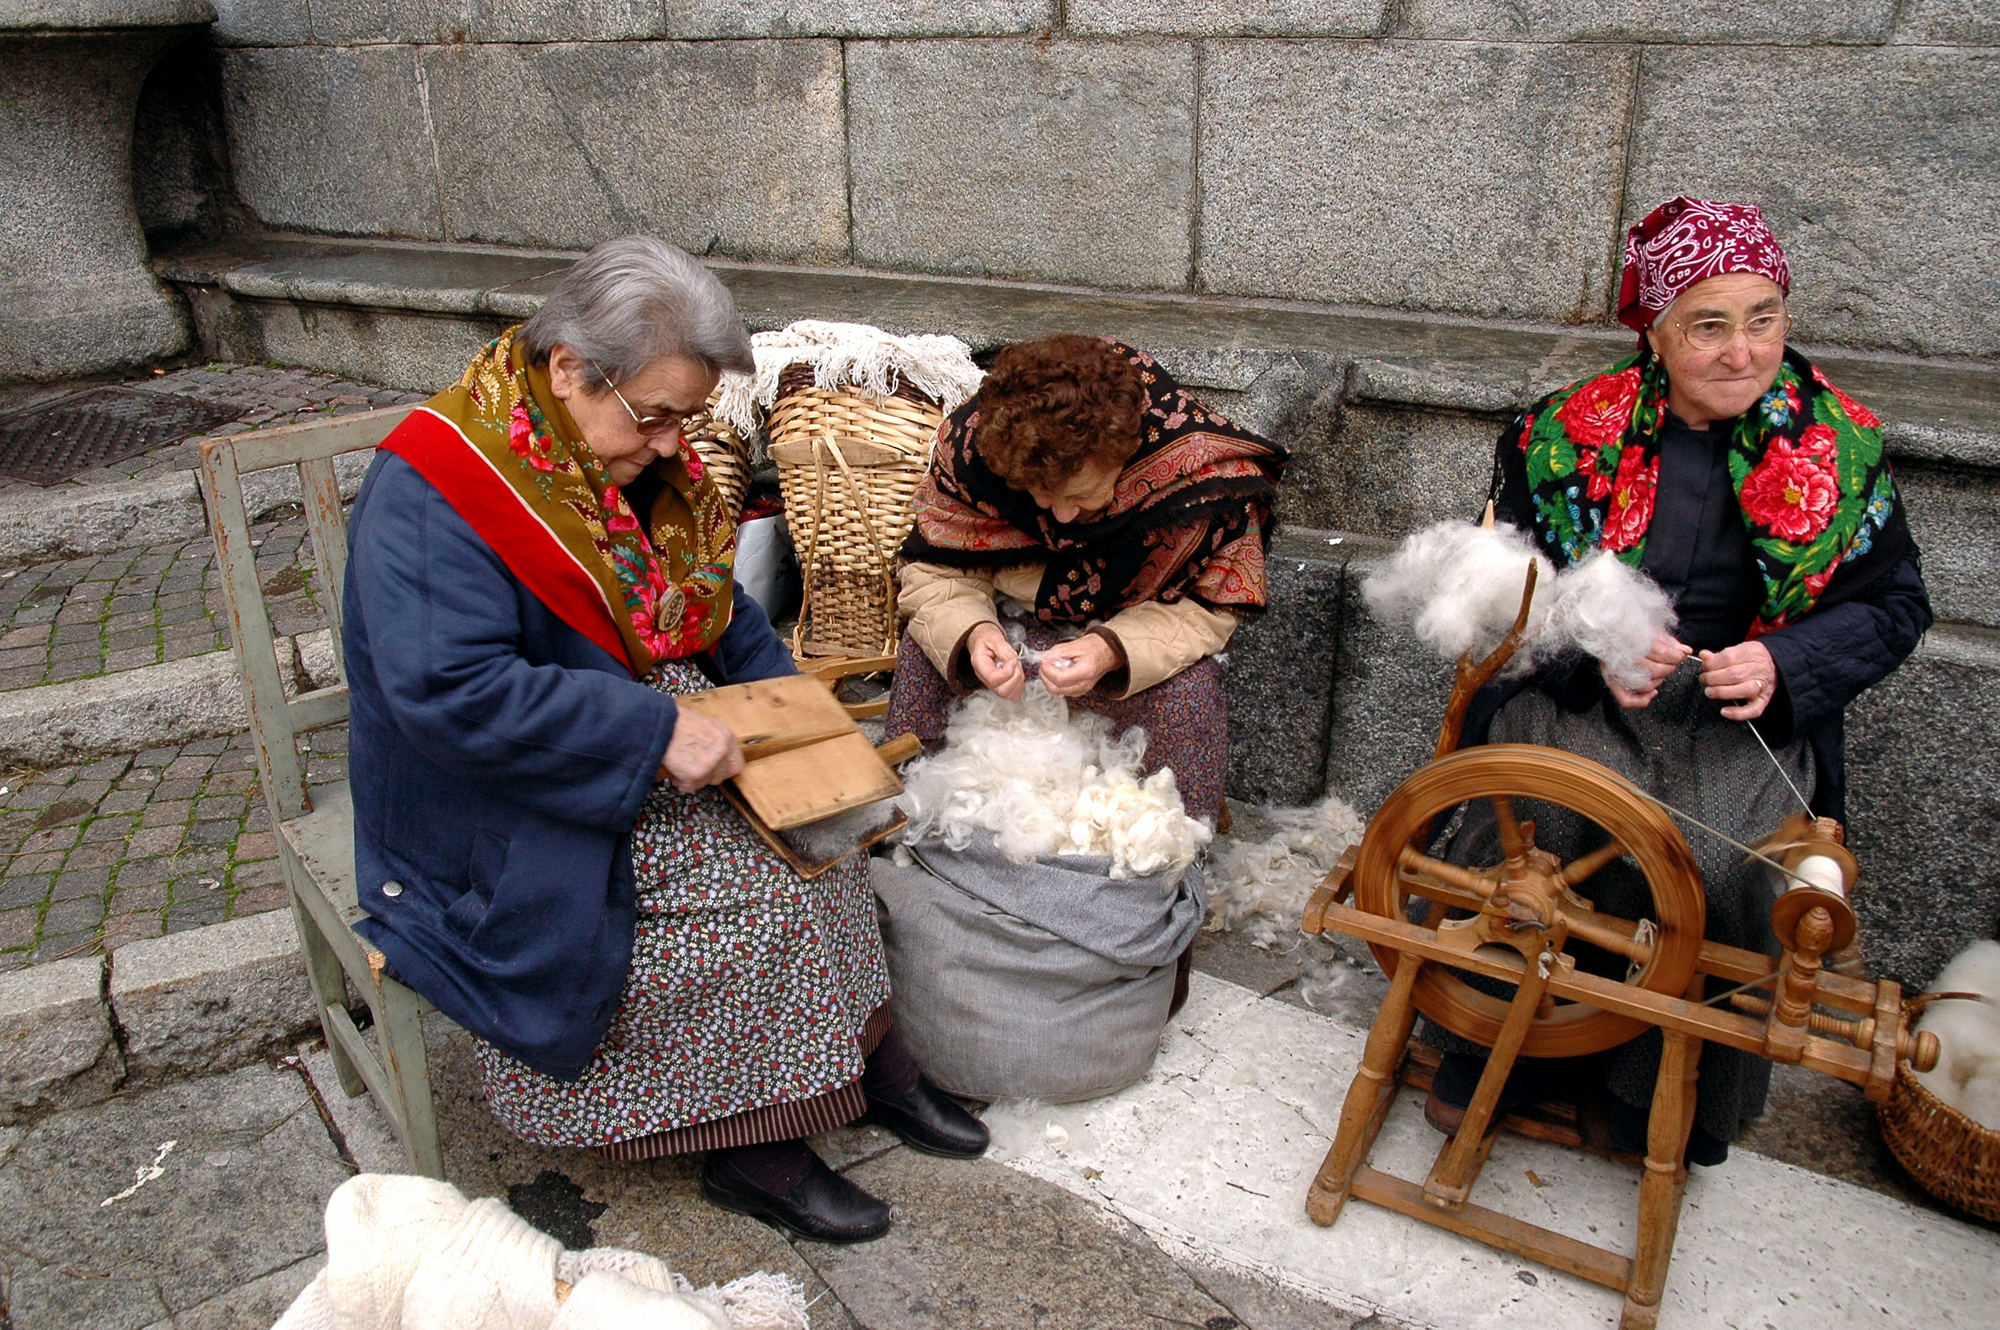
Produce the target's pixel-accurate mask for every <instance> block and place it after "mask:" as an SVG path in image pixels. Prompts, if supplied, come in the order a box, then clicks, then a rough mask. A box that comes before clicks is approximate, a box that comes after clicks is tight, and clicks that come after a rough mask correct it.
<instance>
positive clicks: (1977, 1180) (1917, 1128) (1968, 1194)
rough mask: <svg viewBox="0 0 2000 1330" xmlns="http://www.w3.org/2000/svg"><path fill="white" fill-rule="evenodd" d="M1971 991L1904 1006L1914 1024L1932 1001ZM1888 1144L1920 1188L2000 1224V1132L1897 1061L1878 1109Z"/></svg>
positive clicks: (1925, 995)
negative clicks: (1932, 1089)
mask: <svg viewBox="0 0 2000 1330" xmlns="http://www.w3.org/2000/svg"><path fill="white" fill-rule="evenodd" d="M1973 996H1974V994H1971V993H1922V994H1919V995H1918V996H1916V997H1914V998H1912V999H1910V1001H1909V1002H1908V1003H1906V1004H1905V1005H1904V1007H1903V1010H1904V1011H1906V1012H1908V1013H1909V1019H1910V1021H1911V1022H1912V1023H1914V1022H1915V1021H1916V1018H1917V1017H1918V1016H1919V1015H1921V1014H1922V1013H1923V1010H1924V1008H1925V1007H1927V1006H1929V1005H1930V1004H1931V1003H1933V1002H1936V1001H1939V1000H1941V999H1943V998H1947V997H1954V998H1956V997H1973ZM1878 1112H1879V1113H1880V1115H1881V1120H1882V1139H1883V1140H1884V1141H1887V1142H1888V1144H1889V1149H1890V1151H1891V1152H1893V1153H1894V1154H1895V1156H1896V1158H1897V1160H1898V1161H1899V1162H1901V1164H1902V1165H1903V1167H1904V1168H1906V1169H1908V1170H1909V1173H1910V1176H1911V1177H1912V1178H1915V1179H1916V1181H1917V1185H1918V1186H1920V1187H1922V1188H1923V1189H1924V1190H1925V1191H1927V1192H1929V1193H1930V1194H1931V1195H1933V1196H1935V1197H1937V1198H1938V1199H1939V1200H1941V1201H1943V1202H1944V1203H1945V1204H1947V1205H1954V1206H1957V1207H1958V1208H1959V1209H1961V1210H1963V1211H1965V1212H1966V1213H1967V1214H1970V1215H1977V1216H1978V1217H1979V1218H1981V1219H1990V1220H1996V1221H2000V1131H1995V1130H1993V1129H1992V1128H1991V1127H1982V1126H1980V1125H1979V1124H1978V1123H1977V1122H1974V1121H1973V1120H1972V1119H1971V1118H1969V1117H1967V1116H1966V1115H1965V1114H1963V1113H1961V1112H1959V1111H1958V1110H1957V1109H1955V1108H1953V1107H1952V1106H1951V1105H1950V1104H1947V1103H1945V1102H1944V1101H1943V1100H1942V1099H1939V1098H1938V1097H1937V1096H1936V1095H1934V1094H1932V1093H1931V1092H1930V1091H1929V1090H1927V1089H1925V1088H1924V1084H1923V1082H1922V1081H1919V1080H1918V1079H1917V1076H1916V1073H1915V1072H1914V1071H1912V1070H1911V1069H1910V1063H1909V1060H1908V1059H1907V1058H1903V1059H1898V1061H1897V1063H1896V1081H1895V1084H1893V1085H1891V1086H1890V1087H1889V1097H1888V1099H1886V1100H1884V1101H1883V1103H1882V1106H1881V1108H1880V1109H1879V1110H1878Z"/></svg>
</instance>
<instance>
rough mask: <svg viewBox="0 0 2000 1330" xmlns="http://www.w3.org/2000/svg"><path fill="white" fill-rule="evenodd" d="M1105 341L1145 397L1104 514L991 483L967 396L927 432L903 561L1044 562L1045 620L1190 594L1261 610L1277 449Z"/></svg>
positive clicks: (1219, 604)
mask: <svg viewBox="0 0 2000 1330" xmlns="http://www.w3.org/2000/svg"><path fill="white" fill-rule="evenodd" d="M1105 340H1106V341H1107V342H1110V344H1111V346H1112V348H1113V349H1114V350H1116V351H1117V352H1118V353H1119V354H1120V355H1122V356H1125V357H1126V358H1127V359H1129V360H1130V361H1131V362H1132V365H1133V368H1135V369H1136V370H1138V372H1139V381H1140V384H1141V385H1142V386H1143V387H1144V389H1145V392H1146V407H1145V412H1144V414H1143V415H1142V416H1141V417H1140V421H1139V448H1138V451H1137V452H1135V453H1133V454H1132V457H1131V460H1130V461H1128V462H1126V463H1125V468H1124V470H1122V471H1120V472H1119V473H1118V483H1117V487H1116V488H1115V489H1114V490H1113V492H1112V498H1111V506H1110V508H1109V509H1107V510H1106V511H1105V512H1104V514H1103V515H1102V516H1099V517H1097V518H1094V519H1093V520H1091V521H1089V522H1068V523H1065V522H1058V521H1056V520H1055V518H1053V517H1051V516H1050V515H1049V513H1048V511H1047V510H1046V509H1044V508H1042V507H1040V506H1039V505H1037V504H1036V503H1035V501H1034V500H1033V499H1032V498H1030V497H1029V496H1028V495H1027V494H1025V493H1023V492H1022V491H1020V490H1017V489H1015V488H1013V487H1012V486H1010V485H1008V484H1007V483H1006V482H1005V481H1003V480H1001V479H1000V477H999V476H997V475H995V474H994V473H993V470H992V469H991V468H990V467H988V466H987V465H986V462H985V460H984V459H983V458H982V457H981V456H980V455H979V449H978V448H977V447H975V446H974V440H975V439H976V438H977V436H978V433H979V399H978V398H977V397H975V398H973V399H972V400H971V401H969V402H967V403H965V405H963V406H961V407H959V409H958V410H956V411H954V412H953V413H952V414H951V415H949V416H947V417H945V420H944V423H943V424H942V425H940V426H939V427H938V437H937V447H936V448H935V450H934V451H933V452H932V455H931V465H930V470H929V471H928V472H926V473H925V475H924V478H923V480H922V481H920V482H919V483H918V485H917V491H916V495H915V497H914V504H915V508H916V525H915V527H914V528H913V529H912V530H911V532H910V537H909V539H908V541H906V542H905V543H904V546H903V557H904V558H906V559H910V560H912V561H914V562H918V563H938V564H945V565H947V566H949V567H954V568H1009V567H1018V566H1020V565H1023V564H1031V563H1039V564H1042V565H1043V572H1042V583H1041V588H1040V591H1039V592H1038V593H1037V595H1036V597H1035V605H1034V610H1035V613H1036V616H1037V617H1038V618H1040V619H1042V620H1043V621H1044V622H1049V623H1088V622H1089V621H1090V620H1092V619H1101V618H1106V617H1108V616H1110V615H1111V614H1113V613H1115V612H1117V611H1118V610H1122V609H1127V608H1129V607H1131V606H1133V605H1138V604H1142V603H1144V602H1146V601H1152V600H1158V601H1165V602H1169V603H1171V602H1173V601H1177V600H1181V599H1184V598H1189V597H1191V598H1193V599H1194V600H1196V601H1199V602H1200V603H1202V604H1204V605H1207V606H1209V607H1210V608H1211V609H1223V610H1233V611H1236V612H1238V613H1252V612H1255V611H1257V610H1260V609H1262V608H1263V606H1264V601H1265V573H1264V550H1265V546H1266V545H1267V544H1268V543H1269V541H1270V538H1271V499H1272V495H1273V494H1274V493H1275V491H1276V488H1277V483H1278V478H1279V477H1280V476H1281V475H1283V474H1284V470H1285V462H1286V459H1287V454H1286V452H1285V450H1284V449H1283V448H1281V447H1279V446H1278V445H1277V444H1275V443H1272V442H1271V441H1270V440H1269V439H1266V438H1264V437H1262V436H1261V435H1258V434H1254V433H1252V432H1251V431H1249V430H1247V429H1244V428H1243V427H1242V426H1240V425H1236V424H1232V423H1231V422H1230V421H1229V420H1227V419H1226V418H1224V417H1222V416H1220V415H1217V414H1216V413H1215V412H1213V411H1210V410H1209V409H1208V408H1207V407H1205V406H1203V405H1202V404H1201V403H1200V402H1199V401H1197V400H1196V399H1195V397H1194V396H1193V394H1191V393H1189V392H1188V391H1187V390H1186V389H1185V388H1183V387H1181V386H1180V385H1179V384H1178V383H1176V382H1174V380H1173V378H1172V376H1171V375H1169V374H1168V373H1167V372H1166V371H1165V370H1164V369H1161V368H1160V366H1159V365H1158V364H1157V363H1155V361H1154V360H1153V358H1152V357H1151V356H1149V355H1147V354H1146V353H1145V352H1143V351H1135V350H1133V349H1132V348H1131V347H1129V346H1125V345H1123V344H1122V343H1119V342H1115V341H1111V339H1110V338H1106V339H1105Z"/></svg>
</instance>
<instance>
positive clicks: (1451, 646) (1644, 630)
mask: <svg viewBox="0 0 2000 1330" xmlns="http://www.w3.org/2000/svg"><path fill="white" fill-rule="evenodd" d="M1530 563H1533V564H1534V565H1535V569H1536V574H1535V599H1534V602H1533V604H1532V605H1531V606H1530V608H1529V611H1528V625H1527V628H1526V629H1525V630H1524V631H1523V633H1522V647H1521V649H1520V650H1519V651H1518V652H1517V653H1516V654H1515V656H1514V659H1513V660H1511V661H1509V662H1508V665H1507V672H1508V673H1510V674H1518V673H1520V672H1521V671H1523V670H1527V669H1529V668H1532V667H1533V666H1535V665H1539V664H1542V663H1545V662H1547V661H1549V660H1552V659H1554V658H1556V657H1558V656H1561V655H1563V654H1564V653H1566V652H1571V651H1579V652H1582V653H1583V654H1584V655H1587V656H1590V657H1592V658H1594V659H1596V660H1597V661H1599V662H1600V663H1602V665H1603V666H1604V673H1605V677H1607V678H1609V679H1611V680H1612V681H1613V682H1614V683H1618V684H1621V685H1623V686H1625V687H1628V688H1637V687H1640V686H1641V685H1643V684H1644V683H1645V682H1646V681H1647V678H1648V676H1647V674H1646V672H1645V669H1644V667H1643V665H1642V664H1641V662H1642V661H1643V660H1644V659H1645V656H1646V653H1647V651H1649V650H1650V649H1651V648H1652V645H1653V642H1654V640H1655V639H1656V638H1658V637H1659V635H1660V634H1661V633H1663V632H1666V631H1667V630H1668V629H1670V628H1672V627H1673V626H1674V609H1673V603H1672V602H1671V601H1670V600H1669V599H1668V598H1667V594H1666V593H1665V592H1664V591H1662V590H1660V588H1659V586H1658V585H1657V584H1656V583H1655V582H1654V581H1653V579H1652V578H1650V577H1647V576H1646V575H1645V574H1644V573H1643V572H1641V571H1639V570H1638V569H1636V568H1633V567H1632V566H1631V565H1629V564H1627V563H1625V562H1624V561H1623V560H1622V559H1620V558H1618V556H1617V555H1615V554H1611V553H1609V552H1607V551H1604V550H1599V551H1596V552H1594V553H1592V554H1590V555H1589V556H1587V557H1586V558H1584V559H1583V560H1581V561H1580V562H1578V563H1575V564H1572V565H1571V566H1570V567H1568V568H1565V569H1563V570H1562V572H1560V573H1558V572H1556V571H1555V568H1554V565H1552V564H1551V563H1550V562H1549V560H1548V559H1547V558H1546V557H1544V556H1543V555H1541V554H1539V553H1537V552H1536V551H1535V550H1534V549H1533V548H1532V546H1531V545H1530V543H1529V541H1528V537H1527V536H1526V535H1525V534H1524V533H1523V532H1522V531H1521V530H1520V529H1519V528H1517V527H1514V526H1510V525H1509V524H1507V523H1505V522H1500V523H1496V524H1494V526H1492V527H1491V528H1490V529H1489V528H1482V527H1479V526H1475V525H1473V524H1472V523H1470V522H1440V523H1438V524H1437V525H1436V526H1430V527H1426V528H1424V529H1423V530H1422V531H1419V532H1416V533H1415V534H1414V535H1412V536H1410V537H1409V538H1408V539H1407V540H1405V541H1404V542H1403V543H1402V545H1400V546H1399V547H1398V548H1397V550H1396V553H1395V554H1394V555H1393V556H1391V557H1390V558H1389V559H1388V560H1386V561H1385V562H1383V563H1381V564H1378V565H1377V566H1375V567H1374V568H1372V569H1370V570H1369V571H1368V573H1367V575H1366V577H1365V579H1364V581H1363V582H1362V588H1361V590H1362V595H1363V596H1364V597H1365V598H1366V599H1367V601H1368V606H1369V608H1370V609H1372V610H1373V611H1374V612H1375V614H1376V615H1377V616H1378V617H1379V618H1381V619H1382V620H1383V621H1384V622H1386V623H1394V624H1403V625H1407V626H1409V627H1410V628H1411V629H1413V630H1414V631H1415V632H1416V635H1417V637H1418V638H1419V639H1420V640H1421V641H1422V642H1423V643H1424V645H1426V646H1428V647H1430V648H1431V649H1432V650H1433V651H1435V652H1437V653H1438V655H1440V656H1442V657H1444V658H1445V659H1446V660H1456V659H1458V657H1459V656H1460V655H1461V654H1463V653H1465V652H1468V651H1469V652H1471V653H1472V655H1473V657H1474V659H1478V658H1479V657H1482V656H1484V655H1485V654H1486V653H1487V652H1489V651H1491V650H1492V649H1493V648H1494V647H1496V646H1498V645H1499V644H1500V639H1501V638H1503V637H1505V636H1506V635H1507V631H1508V630H1509V629H1510V628H1512V627H1513V626H1514V620H1515V618H1516V616H1518V615H1519V613H1520V610H1521V590H1522V585H1523V583H1524V581H1525V579H1526V577H1527V572H1528V565H1529V564H1530Z"/></svg>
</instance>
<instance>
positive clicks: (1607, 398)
mask: <svg viewBox="0 0 2000 1330" xmlns="http://www.w3.org/2000/svg"><path fill="white" fill-rule="evenodd" d="M1666 400H1667V371H1666V366H1665V364H1664V363H1663V362H1662V361H1661V360H1660V359H1659V358H1658V357H1657V356H1654V355H1653V354H1652V352H1651V351H1650V350H1642V351H1641V352H1640V353H1639V354H1638V355H1636V356H1634V357H1632V358H1631V359H1629V360H1625V361H1622V362H1620V363H1619V364H1617V365H1615V366H1613V367H1612V368H1611V369H1610V370H1609V371H1607V372H1605V373H1603V374H1600V375H1598V376H1596V377H1595V378H1590V379H1584V380H1581V381H1580V382H1577V383H1573V384H1571V385H1569V386H1568V387H1567V388H1564V389H1562V390H1561V391H1559V392H1556V393H1553V394H1551V395H1549V396H1548V397H1544V398H1543V399H1542V400H1541V401H1539V402H1536V403H1535V404H1534V405H1533V406H1532V407H1530V408H1529V409H1528V410H1527V411H1526V412H1525V413H1524V414H1523V415H1522V416H1521V418H1520V419H1518V420H1517V421H1515V422H1514V424H1513V426H1512V427H1511V428H1510V430H1509V432H1508V434H1506V435H1503V436H1502V439H1501V445H1500V446H1501V449H1502V451H1503V452H1504V451H1505V450H1506V448H1507V447H1508V446H1509V445H1510V444H1511V445H1512V446H1514V447H1518V448H1520V449H1521V451H1522V453H1523V454H1524V455H1525V462H1526V467H1527V480H1528V493H1529V495H1530V498H1531V500H1532V502H1533V507H1534V524H1535V538H1536V543H1537V544H1538V545H1539V546H1540V547H1541V548H1542V549H1543V550H1545V551H1546V552H1547V553H1548V554H1549V555H1550V556H1551V557H1552V558H1554V559H1555V560H1556V561H1557V563H1558V564H1563V563H1573V562H1575V561H1577V560H1579V559H1581V558H1583V556H1584V555H1586V554H1588V553H1589V552H1590V551H1591V550H1593V549H1597V548H1600V547H1601V548H1603V549H1607V550H1611V551H1613V552H1615V553H1616V554H1617V555H1618V557H1619V558H1620V559H1622V560H1624V561H1625V562H1626V563H1628V564H1631V565H1632V566H1633V567H1638V566H1639V561H1640V560H1641V559H1642V558H1643V557H1644V556H1645V552H1646V531H1647V528H1648V527H1649V526H1650V525H1651V523H1652V520H1653V500H1654V491H1655V489H1656V487H1657V485H1658V482H1659V476H1660V448H1659V438H1660V427H1661V424H1662V423H1663V422H1664V420H1665V419H1666ZM1881 426H1882V422H1881V421H1880V420H1877V419H1876V418H1875V415H1874V413H1873V412H1871V411H1870V410H1869V409H1868V408H1867V407H1865V406H1862V405H1861V404H1860V403H1859V402H1856V401H1854V400H1853V399H1852V398H1850V397H1849V396H1847V394H1846V393H1843V392H1842V391H1840V389H1838V388H1836V387H1834V386H1833V384H1832V383H1831V382H1830V381H1829V380H1828V379H1827V377H1826V376H1825V375H1824V374H1822V373H1821V372H1820V371H1819V369H1818V367H1816V366H1815V365H1813V364H1812V362H1811V361H1809V360H1807V359H1806V358H1805V357H1804V356H1802V355H1800V354H1799V353H1798V352H1796V351H1794V350H1791V349H1789V348H1787V350H1786V352H1785V359H1784V362H1783V364H1781V365H1780V366H1779V367H1778V377H1777V380H1776V382H1774V383H1773V384H1772V385H1771V390H1770V391H1769V392H1767V393H1765V394H1764V396H1763V397H1762V398H1760V399H1759V400H1758V401H1757V404H1756V405H1755V406H1753V407H1751V408H1750V410H1748V411H1746V412H1744V413H1743V414H1742V415H1741V416H1738V417H1737V418H1736V420H1735V421H1734V422H1733V423H1728V424H1725V423H1723V422H1717V424H1716V425H1715V426H1714V428H1716V429H1719V430H1727V431H1728V442H1727V445H1726V446H1727V447H1728V449H1729V459H1728V460H1729V475H1730V479H1731V480H1732V481H1733V482H1734V484H1735V488H1736V498H1737V503H1738V504H1739V505H1740V507H1741V508H1742V511H1743V522H1744V525H1745V526H1747V527H1748V528H1749V531H1750V540H1751V543H1752V545H1754V546H1755V547H1756V550H1757V563H1758V568H1759V571H1761V572H1762V574H1763V578H1764V588H1765V595H1764V603H1763V605H1762V606H1761V607H1760V608H1759V610H1758V613H1757V619H1756V621H1755V622H1754V623H1753V624H1752V625H1751V627H1750V636H1751V637H1757V636H1759V635H1761V634H1764V633H1768V632H1772V631H1775V630H1776V629H1779V628H1782V627H1784V626H1785V625H1786V624H1789V623H1792V622H1795V621H1796V620H1797V619H1798V618H1799V617H1800V616H1801V615H1804V614H1806V613H1807V612H1809V611H1810V610H1811V609H1812V608H1813V607H1814V606H1815V605H1816V604H1819V603H1820V602H1821V601H1822V599H1827V600H1828V601H1829V602H1831V601H1832V600H1837V599H1845V598H1846V595H1847V594H1852V591H1854V590H1858V589H1860V588H1861V587H1863V586H1866V585H1867V584H1869V583H1872V582H1873V581H1874V580H1875V577H1876V576H1877V575H1878V574H1879V573H1882V572H1886V571H1890V570H1893V569H1894V568H1895V567H1896V566H1898V565H1900V564H1901V563H1902V561H1903V559H1904V558H1905V557H1906V556H1907V554H1908V551H1909V549H1910V547H1911V542H1910V537H1909V529H1908V526H1907V525H1906V524H1905V522H1904V521H1903V519H1902V512H1901V505H1900V504H1899V503H1898V502H1897V499H1896V483H1895V479H1894V477H1893V476H1891V474H1890V471H1889V464H1888V462H1887V460H1886V459H1885V458H1884V457H1883V453H1882V428H1881ZM1836 572H1839V573H1841V574H1842V576H1841V587H1840V588H1837V589H1836V591H1835V593H1833V594H1832V595H1831V596H1829V594H1828V583H1829V582H1832V581H1833V579H1834V575H1835V573H1836Z"/></svg>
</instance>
